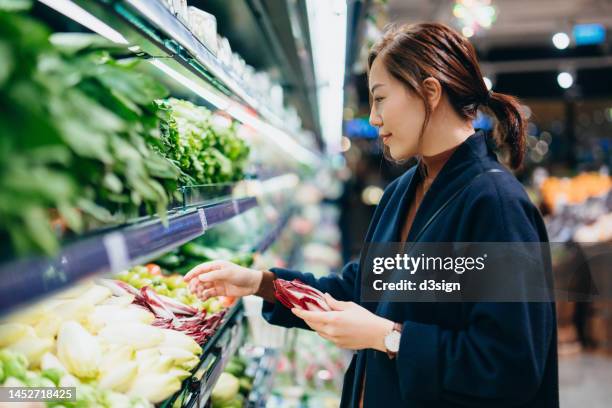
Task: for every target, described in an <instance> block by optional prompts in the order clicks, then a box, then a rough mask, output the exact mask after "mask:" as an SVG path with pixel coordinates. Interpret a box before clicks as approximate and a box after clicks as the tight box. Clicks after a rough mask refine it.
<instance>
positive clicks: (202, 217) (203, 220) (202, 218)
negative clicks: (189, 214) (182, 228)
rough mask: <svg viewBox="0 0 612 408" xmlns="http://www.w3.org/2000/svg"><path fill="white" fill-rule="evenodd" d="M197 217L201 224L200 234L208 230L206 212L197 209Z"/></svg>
mask: <svg viewBox="0 0 612 408" xmlns="http://www.w3.org/2000/svg"><path fill="white" fill-rule="evenodd" d="M198 215H199V216H200V222H201V223H202V232H205V231H206V230H207V229H208V220H207V219H206V212H205V211H204V209H203V208H198Z"/></svg>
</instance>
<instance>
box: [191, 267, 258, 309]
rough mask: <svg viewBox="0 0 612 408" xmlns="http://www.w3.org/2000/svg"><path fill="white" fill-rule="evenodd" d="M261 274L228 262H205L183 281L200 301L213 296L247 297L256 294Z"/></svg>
mask: <svg viewBox="0 0 612 408" xmlns="http://www.w3.org/2000/svg"><path fill="white" fill-rule="evenodd" d="M262 277H263V272H262V271H258V270H256V269H249V268H245V267H243V266H240V265H236V264H234V263H232V262H229V261H211V262H205V263H203V264H200V265H198V266H196V267H195V268H193V269H192V270H191V271H189V273H187V275H185V278H184V279H185V281H187V282H188V283H189V289H190V290H191V292H193V293H195V294H196V295H197V296H198V297H199V298H200V299H202V300H206V299H208V298H210V297H213V296H236V297H240V296H247V295H252V294H255V293H256V292H257V290H258V289H259V285H260V284H261V280H262Z"/></svg>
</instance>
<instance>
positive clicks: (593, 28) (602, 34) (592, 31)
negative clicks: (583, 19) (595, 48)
mask: <svg viewBox="0 0 612 408" xmlns="http://www.w3.org/2000/svg"><path fill="white" fill-rule="evenodd" d="M573 34H574V41H575V42H576V45H593V44H601V43H603V42H604V41H606V29H605V27H604V26H603V25H601V24H576V25H575V26H574V30H573Z"/></svg>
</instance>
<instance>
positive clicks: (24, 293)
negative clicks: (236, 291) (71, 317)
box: [0, 197, 258, 315]
mask: <svg viewBox="0 0 612 408" xmlns="http://www.w3.org/2000/svg"><path fill="white" fill-rule="evenodd" d="M257 205H258V203H257V200H256V198H255V197H247V198H241V199H237V200H228V201H225V202H222V203H219V204H217V205H212V206H209V207H202V208H198V209H196V210H194V211H192V212H189V213H187V214H180V215H176V216H173V217H171V218H170V219H169V220H168V224H167V225H164V224H163V223H162V221H161V220H157V221H154V222H146V223H142V224H136V225H130V226H127V227H125V228H120V229H117V230H113V231H112V232H109V233H106V234H103V235H98V236H92V237H88V238H85V239H82V240H78V241H75V242H73V243H71V244H68V245H66V246H65V247H64V248H63V249H62V250H61V252H60V253H59V254H58V255H57V256H56V257H55V258H46V257H42V256H41V257H30V258H25V259H18V260H15V261H13V262H9V263H6V264H4V265H0V276H2V279H3V282H2V285H0V315H1V314H4V313H6V312H8V311H10V310H12V309H15V308H16V307H18V306H20V305H22V304H24V303H26V302H28V301H33V300H36V299H37V298H39V297H41V296H43V295H47V294H50V293H51V292H53V291H56V290H59V289H61V288H65V287H67V286H69V285H71V284H74V283H76V282H78V281H79V280H82V279H84V278H89V277H92V276H93V275H95V274H103V273H116V272H119V271H121V270H124V269H126V268H129V267H130V266H133V265H137V264H139V263H142V262H145V261H146V260H149V259H153V258H154V257H156V256H158V255H161V254H163V253H164V252H167V251H169V250H171V249H174V248H176V247H178V246H179V245H181V244H183V243H185V242H187V241H190V240H192V239H194V238H196V237H198V236H200V235H202V234H203V233H204V232H205V231H206V230H207V229H209V228H211V227H212V226H214V225H217V224H220V223H222V222H224V221H227V220H229V219H231V218H233V217H235V216H236V215H238V214H241V213H244V212H246V211H248V210H249V209H251V208H254V207H256V206H257Z"/></svg>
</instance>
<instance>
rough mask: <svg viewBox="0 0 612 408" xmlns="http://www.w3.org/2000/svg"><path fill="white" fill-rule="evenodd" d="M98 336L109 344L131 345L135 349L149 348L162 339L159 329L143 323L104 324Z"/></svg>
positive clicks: (162, 335)
mask: <svg viewBox="0 0 612 408" xmlns="http://www.w3.org/2000/svg"><path fill="white" fill-rule="evenodd" d="M99 335H100V337H102V338H103V339H104V340H106V341H107V342H109V343H111V344H119V345H125V346H131V347H133V348H135V349H143V348H149V347H153V346H156V345H158V344H159V343H161V342H162V341H163V340H164V334H163V333H162V331H161V329H158V328H157V327H153V326H149V325H147V324H144V323H117V324H112V325H110V326H106V327H105V328H104V329H102V330H101V331H100V334H99Z"/></svg>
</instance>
